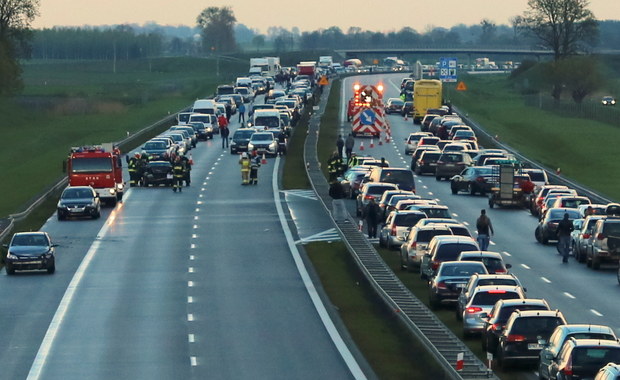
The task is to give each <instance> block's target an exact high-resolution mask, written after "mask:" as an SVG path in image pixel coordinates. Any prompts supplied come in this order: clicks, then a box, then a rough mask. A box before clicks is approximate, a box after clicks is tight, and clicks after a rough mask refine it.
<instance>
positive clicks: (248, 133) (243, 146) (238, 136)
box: [230, 128, 256, 154]
mask: <svg viewBox="0 0 620 380" xmlns="http://www.w3.org/2000/svg"><path fill="white" fill-rule="evenodd" d="M254 132H256V131H255V130H254V129H251V128H239V129H237V130H236V131H235V133H234V134H233V136H232V138H231V140H230V154H235V153H238V152H247V151H248V143H249V142H250V139H251V138H252V135H253V134H254Z"/></svg>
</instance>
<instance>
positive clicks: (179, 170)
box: [172, 156, 185, 193]
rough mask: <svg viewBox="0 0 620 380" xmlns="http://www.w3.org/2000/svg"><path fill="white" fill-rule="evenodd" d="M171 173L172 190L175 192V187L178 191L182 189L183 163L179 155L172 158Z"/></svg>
mask: <svg viewBox="0 0 620 380" xmlns="http://www.w3.org/2000/svg"><path fill="white" fill-rule="evenodd" d="M172 174H173V176H174V178H173V180H172V191H174V192H175V193H176V192H177V189H178V190H179V193H180V192H181V191H183V186H182V185H183V177H184V176H185V165H183V161H182V160H181V157H179V156H177V157H176V158H175V159H174V164H173V165H172Z"/></svg>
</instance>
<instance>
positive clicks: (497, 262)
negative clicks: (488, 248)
mask: <svg viewBox="0 0 620 380" xmlns="http://www.w3.org/2000/svg"><path fill="white" fill-rule="evenodd" d="M461 260H463V261H479V262H481V263H482V264H484V266H485V267H486V268H487V269H488V270H489V272H495V271H496V270H497V269H504V263H503V261H502V260H501V259H497V258H494V257H484V256H470V257H465V258H462V259H461Z"/></svg>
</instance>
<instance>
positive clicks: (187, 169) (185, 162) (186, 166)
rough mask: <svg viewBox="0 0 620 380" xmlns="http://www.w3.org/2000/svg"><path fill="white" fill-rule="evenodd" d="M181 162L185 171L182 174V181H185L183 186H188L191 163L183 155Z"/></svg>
mask: <svg viewBox="0 0 620 380" xmlns="http://www.w3.org/2000/svg"><path fill="white" fill-rule="evenodd" d="M181 161H182V162H183V167H184V170H185V171H184V173H183V179H184V180H185V186H189V183H190V182H191V171H192V162H191V160H190V159H189V158H187V156H185V155H183V156H181Z"/></svg>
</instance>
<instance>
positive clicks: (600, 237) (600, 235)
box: [596, 234, 605, 240]
mask: <svg viewBox="0 0 620 380" xmlns="http://www.w3.org/2000/svg"><path fill="white" fill-rule="evenodd" d="M596 238H597V239H598V240H603V239H605V235H603V234H598V235H596Z"/></svg>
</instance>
